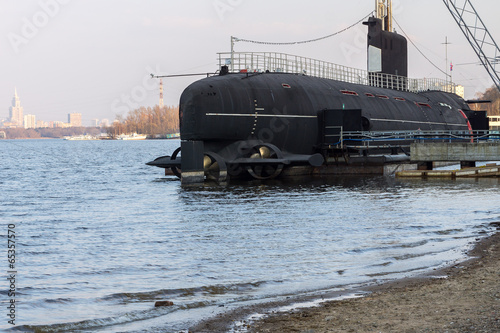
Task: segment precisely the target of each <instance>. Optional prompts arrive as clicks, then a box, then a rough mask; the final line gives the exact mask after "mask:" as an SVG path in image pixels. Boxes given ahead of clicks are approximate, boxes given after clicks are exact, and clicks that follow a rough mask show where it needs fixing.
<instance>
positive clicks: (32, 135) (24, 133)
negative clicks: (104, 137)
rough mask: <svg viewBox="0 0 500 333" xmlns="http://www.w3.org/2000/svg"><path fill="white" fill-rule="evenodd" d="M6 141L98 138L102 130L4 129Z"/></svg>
mask: <svg viewBox="0 0 500 333" xmlns="http://www.w3.org/2000/svg"><path fill="white" fill-rule="evenodd" d="M0 130H1V131H2V132H5V138H6V139H58V138H63V137H65V136H77V135H83V134H88V135H92V136H98V135H99V134H101V129H100V128H98V127H68V128H60V127H55V128H48V127H44V128H28V129H25V128H2V129H0Z"/></svg>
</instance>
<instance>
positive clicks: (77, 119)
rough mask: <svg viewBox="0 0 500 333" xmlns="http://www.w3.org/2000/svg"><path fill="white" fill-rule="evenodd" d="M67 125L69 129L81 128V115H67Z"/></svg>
mask: <svg viewBox="0 0 500 333" xmlns="http://www.w3.org/2000/svg"><path fill="white" fill-rule="evenodd" d="M68 124H69V126H70V127H81V126H82V114H81V113H70V114H68Z"/></svg>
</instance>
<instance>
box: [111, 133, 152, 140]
mask: <svg viewBox="0 0 500 333" xmlns="http://www.w3.org/2000/svg"><path fill="white" fill-rule="evenodd" d="M147 137H148V136H147V135H146V134H137V133H132V134H120V135H119V136H118V138H117V139H118V140H146V138H147Z"/></svg>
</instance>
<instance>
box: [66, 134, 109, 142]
mask: <svg viewBox="0 0 500 333" xmlns="http://www.w3.org/2000/svg"><path fill="white" fill-rule="evenodd" d="M63 139H64V140H68V141H84V140H85V141H86V140H100V139H99V138H98V137H96V136H93V135H88V134H87V135H74V136H65V137H63Z"/></svg>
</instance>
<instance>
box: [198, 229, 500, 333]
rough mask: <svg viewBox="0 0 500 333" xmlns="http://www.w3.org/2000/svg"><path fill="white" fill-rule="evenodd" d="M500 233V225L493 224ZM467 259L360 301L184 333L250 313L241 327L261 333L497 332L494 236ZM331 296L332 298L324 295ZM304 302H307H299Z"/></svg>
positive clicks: (499, 290)
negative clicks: (444, 277)
mask: <svg viewBox="0 0 500 333" xmlns="http://www.w3.org/2000/svg"><path fill="white" fill-rule="evenodd" d="M492 225H495V226H496V227H497V229H500V223H494V224H492ZM469 256H470V259H468V260H467V261H465V262H463V263H460V264H459V265H455V266H452V267H447V268H444V269H442V270H440V271H435V272H433V276H447V277H448V278H446V279H443V278H433V277H430V276H420V277H415V278H409V279H402V280H397V281H393V282H390V283H386V284H381V285H375V286H371V287H368V288H363V289H362V290H363V291H368V292H370V294H369V295H368V296H366V297H362V298H351V299H346V300H341V301H329V302H324V303H321V305H320V306H317V307H310V308H301V309H295V310H291V311H288V312H280V313H272V309H275V308H276V307H277V306H282V305H286V303H279V302H276V303H273V304H266V305H265V306H256V307H255V308H252V307H249V308H245V309H238V310H236V311H232V312H228V313H225V314H223V315H220V316H218V317H216V318H213V319H210V320H207V321H203V322H201V323H199V324H197V325H196V326H194V327H192V328H191V329H190V330H189V331H190V332H193V333H194V332H207V333H208V332H226V331H227V330H228V329H229V328H230V327H231V326H233V324H234V322H236V321H239V320H242V319H244V318H247V317H248V316H249V315H251V314H253V313H264V314H266V316H265V317H264V318H263V319H260V320H258V321H249V322H246V323H245V331H247V332H249V333H261V332H299V333H320V332H500V233H497V234H495V235H493V236H490V237H488V238H485V239H483V240H482V241H480V242H479V243H478V244H477V245H476V246H475V247H474V249H473V250H471V251H470V253H469ZM329 296H331V297H335V295H329ZM302 301H308V299H306V298H305V299H302Z"/></svg>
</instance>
